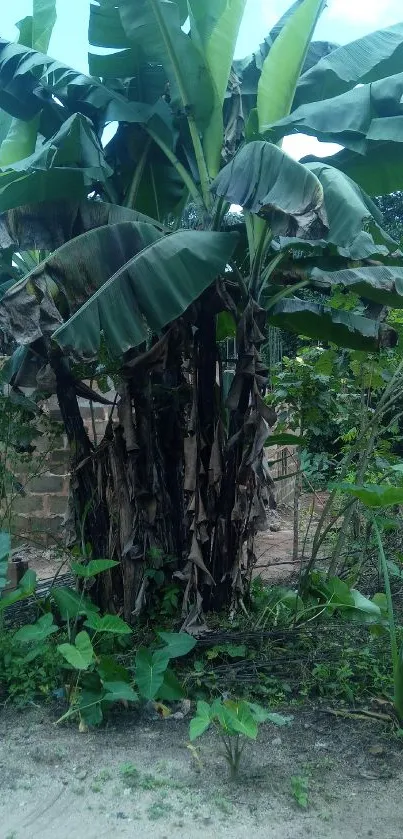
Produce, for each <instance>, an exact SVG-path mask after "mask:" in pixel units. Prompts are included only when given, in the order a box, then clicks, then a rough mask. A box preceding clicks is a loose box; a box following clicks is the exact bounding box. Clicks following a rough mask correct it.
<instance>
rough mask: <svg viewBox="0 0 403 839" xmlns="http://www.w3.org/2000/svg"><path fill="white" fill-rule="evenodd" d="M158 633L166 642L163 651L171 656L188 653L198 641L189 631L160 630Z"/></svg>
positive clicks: (176, 656) (177, 656) (175, 656)
mask: <svg viewBox="0 0 403 839" xmlns="http://www.w3.org/2000/svg"><path fill="white" fill-rule="evenodd" d="M158 635H159V637H160V638H161V641H163V642H164V644H165V647H164V649H163V650H162V652H164V653H167V654H168V655H169V658H179V657H180V656H182V655H187V654H188V653H190V651H191V650H193V648H194V647H195V646H196V643H197V641H196V639H195V638H193V637H192V636H191V635H188V633H187V632H159V633H158Z"/></svg>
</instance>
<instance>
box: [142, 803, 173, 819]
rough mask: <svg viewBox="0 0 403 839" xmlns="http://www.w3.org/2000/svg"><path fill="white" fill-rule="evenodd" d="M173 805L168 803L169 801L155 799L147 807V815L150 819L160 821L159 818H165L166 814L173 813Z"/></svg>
mask: <svg viewBox="0 0 403 839" xmlns="http://www.w3.org/2000/svg"><path fill="white" fill-rule="evenodd" d="M172 811H173V807H172V804H168V802H167V801H154V802H153V803H152V804H150V806H149V807H148V808H147V811H146V812H147V816H148V818H149V819H150V821H153V822H155V821H159V819H163V818H164V817H165V816H168V815H169V814H170V813H172Z"/></svg>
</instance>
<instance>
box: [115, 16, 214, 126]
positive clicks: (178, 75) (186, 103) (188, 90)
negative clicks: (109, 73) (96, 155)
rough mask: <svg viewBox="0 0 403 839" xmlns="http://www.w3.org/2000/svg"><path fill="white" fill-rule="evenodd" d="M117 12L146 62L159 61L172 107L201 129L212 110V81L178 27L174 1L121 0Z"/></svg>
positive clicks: (205, 67)
mask: <svg viewBox="0 0 403 839" xmlns="http://www.w3.org/2000/svg"><path fill="white" fill-rule="evenodd" d="M119 14H120V18H121V22H122V26H123V30H124V32H125V34H126V37H127V38H128V40H129V42H130V43H132V44H135V45H136V44H137V45H140V46H141V49H142V53H143V56H144V59H145V61H146V62H148V63H151V64H162V66H163V68H164V70H165V72H166V75H167V78H168V80H169V84H170V91H169V92H170V96H171V100H172V104H173V106H174V108H175V110H179V111H181V112H184V113H185V114H186V115H187V116H188V118H189V119H190V120H191V121H192V120H194V121H195V124H196V126H197V127H198V129H199V130H203V128H204V127H205V126H206V125H207V124H208V121H209V119H210V116H211V113H212V110H213V103H214V88H213V83H212V79H211V76H210V73H209V71H208V68H207V66H206V63H205V60H204V58H203V55H202V53H201V52H200V50H199V49H198V48H197V46H196V44H194V43H193V42H192V40H191V39H190V38H189V36H188V35H186V34H185V33H184V32H183V31H182V29H181V25H180V15H179V10H178V7H177V4H176V3H174V2H167V0H137V2H136V4H133V3H132V0H120V3H119ZM163 93H164V91H162V92H161V95H162V94H163Z"/></svg>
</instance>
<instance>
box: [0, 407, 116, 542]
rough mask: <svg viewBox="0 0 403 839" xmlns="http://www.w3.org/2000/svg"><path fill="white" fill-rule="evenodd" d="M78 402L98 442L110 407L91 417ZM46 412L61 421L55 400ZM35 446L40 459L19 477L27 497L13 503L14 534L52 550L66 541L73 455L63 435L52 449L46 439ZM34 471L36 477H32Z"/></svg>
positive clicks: (91, 432) (91, 436)
mask: <svg viewBox="0 0 403 839" xmlns="http://www.w3.org/2000/svg"><path fill="white" fill-rule="evenodd" d="M79 402H80V409H81V414H82V417H83V420H84V423H85V425H86V428H87V430H88V434H89V436H90V439H91V440H92V441H93V440H94V430H95V435H96V438H97V441H98V442H99V441H100V440H101V439H102V437H103V436H104V433H105V428H106V422H107V419H108V416H109V408H108V407H107V406H105V407H104V406H98V405H97V406H94V408H93V414H91V409H90V404H89V402H87V401H86V400H84V399H82V400H79ZM47 412H48V414H49V416H50V418H51V419H53V420H56V421H58V420H60V413H59V409H58V406H57V403H56V398H55V397H54V398H53V397H52V398H51V399H49V401H48V403H47ZM92 417H93V418H92ZM35 446H36V452H38V453H39V454H40V457H39V458H38V456H37V455H36V456H35V458H34V459H33V461H32V464H31V465H30V466H28V467H27V470H26V471H25V473H24V472H20V473H19V474H18V475H17V477H18V479H19V481H20V483H21V484H22V486H23V490H24V495H20V496H18V497H16V498H15V499H14V501H13V504H12V531H13V534H14V537H15V539H16V540H17V541H19V540H23V541H32V542H33V543H37V542H39V543H40V544H44V545H45V546H49V547H50V546H51V545H54V544H57V543H58V542H60V541H61V542H62V541H63V521H64V516H65V514H66V512H67V501H68V493H69V463H70V454H69V448H68V442H67V437H66V435H65V434H63V433H60V435H59V436H57V437H56V439H55V440H54V441H53V443H52V448H51V450H50V443H49V439H47V438H46V436H43V437H42V436H41V437H39V438H38V440H37V441H36V444H35ZM38 461H39V462H38ZM34 464H35V466H34ZM34 468H35V472H36V474H35V475H34V476H32V472H33V469H34Z"/></svg>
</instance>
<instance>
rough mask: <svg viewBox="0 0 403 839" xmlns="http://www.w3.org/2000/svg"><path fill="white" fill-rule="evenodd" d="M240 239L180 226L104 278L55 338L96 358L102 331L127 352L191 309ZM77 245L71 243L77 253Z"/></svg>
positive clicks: (115, 351)
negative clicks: (96, 290)
mask: <svg viewBox="0 0 403 839" xmlns="http://www.w3.org/2000/svg"><path fill="white" fill-rule="evenodd" d="M98 233H99V231H98ZM236 241H237V235H236V234H234V233H213V232H210V231H203V232H202V231H194V230H181V231H179V232H178V233H174V234H172V235H171V236H166V237H164V238H162V239H160V240H158V241H156V242H154V243H153V244H152V245H150V246H149V247H148V248H145V249H144V250H143V251H141V252H140V253H139V254H137V256H135V257H134V258H133V259H131V260H130V261H129V262H127V264H125V265H124V266H123V267H122V268H121V269H120V270H119V271H118V272H117V273H116V274H115V275H113V276H112V277H111V278H110V279H109V280H108V281H107V282H105V283H103V284H102V286H101V288H100V289H99V291H98V292H96V293H95V294H94V295H93V296H92V297H91V298H90V299H89V300H88V301H87V303H85V304H84V305H83V306H82V307H81V309H79V311H77V312H76V314H75V315H73V317H71V318H70V320H68V321H67V322H66V323H65V324H64V325H63V326H61V327H60V328H59V329H57V330H56V331H55V332H54V334H53V340H54V341H55V342H56V343H57V344H58V345H59V346H60V347H61V348H62V349H63V350H64V352H65V353H69V354H71V355H72V356H73V357H74V358H76V359H91V358H95V357H96V356H97V353H98V351H99V347H100V342H101V334H102V337H103V340H104V341H105V343H106V345H107V346H108V347H109V350H110V352H111V353H112V355H114V356H117V357H120V356H122V354H123V353H125V352H127V351H128V350H130V349H132V348H134V347H137V346H139V345H140V344H142V343H143V342H144V341H146V339H147V337H148V335H149V331H150V330H151V332H153V333H155V334H158V333H160V332H161V330H162V329H163V328H164V326H166V325H167V324H169V323H170V322H172V321H173V320H175V319H176V318H178V317H179V316H180V315H182V314H183V313H184V312H185V311H186V309H187V308H188V307H189V306H190V305H191V304H192V303H193V302H194V301H195V300H196V299H197V298H198V297H199V296H200V295H201V293H202V292H203V291H204V290H205V289H206V288H208V286H209V285H211V283H212V282H213V281H214V279H215V278H216V277H217V275H218V274H219V273H221V272H223V271H224V270H225V267H226V265H227V262H228V260H229V259H230V258H231V255H232V253H233V251H234V248H235V246H236ZM77 244H79V240H75V242H72V243H71V245H70V246H69V247H70V249H71V255H72V257H73V252H74V250H75V249H76V248H77ZM105 273H106V272H104V275H105Z"/></svg>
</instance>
